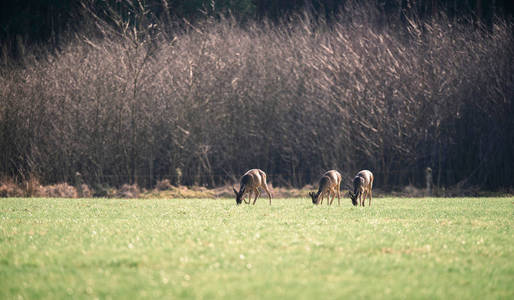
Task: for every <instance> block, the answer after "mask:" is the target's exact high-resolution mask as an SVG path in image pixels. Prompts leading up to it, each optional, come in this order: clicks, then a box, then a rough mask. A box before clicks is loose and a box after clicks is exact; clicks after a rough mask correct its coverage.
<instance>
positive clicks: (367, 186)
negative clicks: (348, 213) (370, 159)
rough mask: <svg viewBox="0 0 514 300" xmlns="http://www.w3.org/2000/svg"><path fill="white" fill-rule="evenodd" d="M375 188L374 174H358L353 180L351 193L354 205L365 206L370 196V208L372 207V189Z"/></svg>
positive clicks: (363, 171)
mask: <svg viewBox="0 0 514 300" xmlns="http://www.w3.org/2000/svg"><path fill="white" fill-rule="evenodd" d="M372 188H373V173H371V172H370V171H368V170H362V171H360V172H359V173H357V176H355V177H354V178H353V192H352V191H349V192H348V193H349V194H350V198H351V199H352V204H353V205H354V206H357V205H358V204H360V205H362V206H364V202H366V197H368V196H369V206H371V198H372V195H373V193H372V192H371V189H372ZM357 200H359V203H357Z"/></svg>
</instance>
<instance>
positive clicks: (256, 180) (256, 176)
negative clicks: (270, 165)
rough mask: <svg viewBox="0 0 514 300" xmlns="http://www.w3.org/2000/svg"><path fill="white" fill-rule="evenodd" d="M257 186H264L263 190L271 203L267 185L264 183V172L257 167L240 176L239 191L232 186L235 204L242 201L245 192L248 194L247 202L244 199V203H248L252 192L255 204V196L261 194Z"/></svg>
mask: <svg viewBox="0 0 514 300" xmlns="http://www.w3.org/2000/svg"><path fill="white" fill-rule="evenodd" d="M259 187H262V188H264V190H265V191H266V193H267V194H268V196H269V204H270V205H271V193H270V191H269V189H268V185H267V184H266V173H264V171H262V170H259V169H251V170H249V171H248V172H246V173H245V174H244V175H243V176H242V177H241V184H240V187H239V192H238V191H236V189H235V188H234V187H232V189H233V190H234V193H235V194H236V204H237V205H239V204H241V202H243V199H244V195H245V194H248V202H247V201H246V200H245V203H246V204H250V202H251V200H252V192H253V193H254V194H255V199H254V200H253V204H254V205H255V201H257V197H259V195H260V194H261V193H260V192H259Z"/></svg>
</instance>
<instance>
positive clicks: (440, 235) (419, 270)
mask: <svg viewBox="0 0 514 300" xmlns="http://www.w3.org/2000/svg"><path fill="white" fill-rule="evenodd" d="M513 201H514V199H512V198H455V199H401V198H377V199H376V200H375V202H374V206H372V207H365V208H360V207H353V206H351V204H350V200H349V199H345V200H344V201H343V203H342V205H341V206H340V207H338V206H337V205H335V206H332V207H327V206H319V207H314V206H312V204H310V203H309V200H308V199H306V198H305V199H293V200H290V199H287V200H285V199H274V202H273V205H272V206H271V207H270V206H269V205H267V203H266V201H264V200H263V199H260V200H258V201H257V205H256V206H249V205H241V206H239V207H237V206H236V205H235V201H234V200H233V199H230V200H208V199H195V200H179V199H159V200H150V199H146V200H118V199H86V200H83V199H81V200H69V199H12V198H11V199H4V200H0V218H1V221H0V298H2V299H11V298H19V297H20V296H21V297H23V298H52V299H55V298H74V299H76V298H94V297H99V298H149V297H150V298H163V297H167V298H172V299H175V298H223V299H227V298H238V299H241V298H243V299H252V298H259V299H261V298H289V299H313V298H323V299H327V298H328V299H331V298H338V299H342V298H371V297H372V298H407V299H410V298H461V299H462V298H467V299H469V298H475V299H483V298H512V297H513V296H514V286H513V285H512V282H513V279H514V251H513V250H514V236H513V234H512V225H513V219H514V218H513V213H514V209H513V208H514V204H513Z"/></svg>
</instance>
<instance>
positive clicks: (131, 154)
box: [0, 7, 514, 197]
mask: <svg viewBox="0 0 514 300" xmlns="http://www.w3.org/2000/svg"><path fill="white" fill-rule="evenodd" d="M137 16H138V17H137V18H136V21H137V22H135V24H136V25H134V24H132V23H129V22H124V21H123V20H122V19H121V18H120V19H117V18H116V17H113V20H112V22H110V23H106V22H104V21H101V20H100V19H96V18H91V19H90V24H89V25H88V28H87V29H85V30H84V31H83V32H82V33H81V34H78V35H77V36H76V37H73V38H69V40H68V41H67V43H65V44H63V45H62V47H61V49H59V50H58V51H57V52H56V53H50V51H45V50H39V51H32V52H28V54H27V55H26V56H25V57H24V59H23V62H22V66H21V67H20V66H19V65H16V66H15V65H12V64H10V63H9V62H4V65H3V66H2V68H1V69H0V128H1V129H0V131H1V134H0V161H1V162H2V163H1V164H0V174H2V175H4V176H8V177H9V178H16V180H17V182H19V181H23V180H24V179H25V178H31V177H34V178H40V179H41V181H42V182H44V183H46V184H54V183H59V182H69V183H70V184H71V183H74V182H75V181H76V178H75V174H76V172H80V173H81V174H82V175H83V180H84V182H85V183H87V184H89V185H91V186H95V187H96V186H98V185H100V184H107V185H109V186H112V187H114V186H116V187H120V186H122V185H123V184H127V183H130V184H131V185H126V186H123V187H122V188H120V189H119V191H114V190H113V189H112V188H110V187H105V188H103V190H102V192H101V193H100V194H98V195H100V196H110V195H116V196H120V197H122V196H134V197H137V195H138V193H139V192H138V189H137V188H134V187H135V185H136V184H137V185H138V186H140V187H145V188H153V187H154V186H155V185H156V184H157V190H163V189H164V190H166V191H169V190H173V188H172V184H173V186H180V185H188V186H191V185H204V186H209V187H216V186H223V185H227V184H228V185H230V184H232V183H233V182H236V181H237V179H238V177H239V176H240V175H241V174H242V173H243V172H244V171H246V170H247V169H249V168H261V169H263V170H266V172H267V173H268V174H269V177H270V181H271V182H273V183H274V184H275V186H292V187H302V186H304V185H306V184H310V183H313V182H316V181H317V180H318V178H319V175H320V174H321V173H322V172H323V171H325V170H327V169H332V168H336V169H339V170H340V171H341V173H342V174H343V177H344V178H346V179H349V178H351V176H353V174H354V173H355V172H356V171H357V170H359V169H362V168H368V169H371V170H373V172H374V173H375V174H376V177H377V180H376V185H377V186H381V187H383V188H384V189H386V190H389V189H391V188H392V187H399V186H406V185H408V184H413V185H414V186H417V187H420V186H423V183H424V175H423V174H424V173H423V170H424V169H425V167H427V166H430V167H432V169H433V170H434V183H435V185H436V186H453V185H455V184H457V183H460V184H461V185H463V186H466V185H469V186H479V187H480V188H484V189H497V188H501V187H509V186H512V183H513V182H512V178H514V174H513V171H512V168H510V167H509V166H511V165H512V164H513V156H512V149H513V148H514V145H513V144H512V143H513V140H514V138H513V132H514V127H513V126H514V125H513V122H512V114H513V112H514V111H513V103H512V102H513V101H512V97H513V90H514V78H513V74H514V72H513V71H514V70H513V68H514V62H513V57H514V46H513V45H514V38H513V36H514V35H513V31H512V24H511V23H509V22H507V21H503V20H501V19H496V21H495V22H494V24H492V25H491V27H487V28H486V27H482V26H481V25H480V24H474V25H470V23H469V22H461V23H459V22H457V21H451V20H448V19H447V18H445V17H444V16H440V17H436V18H433V19H430V20H417V19H416V17H415V16H412V18H411V19H407V20H403V21H402V20H400V19H399V18H398V19H394V18H391V19H390V20H388V25H383V24H382V26H377V24H379V23H383V22H382V21H383V16H381V15H379V13H378V11H374V10H373V9H371V8H370V7H368V8H366V9H363V8H360V7H352V8H349V9H348V10H345V11H343V12H342V13H341V16H340V17H339V18H337V19H336V20H338V21H335V22H330V23H328V22H325V21H324V20H323V19H320V18H313V17H312V16H310V15H309V14H304V15H298V16H296V17H292V18H291V19H290V20H288V21H284V22H282V23H280V24H271V23H268V22H267V21H262V22H254V23H252V22H248V23H247V24H245V25H244V26H241V25H239V24H237V23H236V22H235V21H233V20H231V19H226V18H210V19H207V20H206V21H204V22H199V23H196V24H194V25H193V24H183V29H182V30H180V31H178V30H171V29H170V28H169V27H167V24H166V23H164V22H160V21H158V20H155V19H153V18H152V17H151V16H150V15H148V14H146V13H145V11H144V10H141V11H138V12H137ZM381 20H382V21H381ZM170 32H172V33H170ZM250 150H251V151H250ZM162 178H169V179H170V180H171V181H170V182H167V183H163V182H162V181H161V183H160V184H159V183H157V182H158V181H159V180H160V179H162ZM6 182H7V183H3V185H2V188H1V191H2V193H6V194H12V195H17V193H19V192H18V191H17V190H16V189H15V188H14V187H13V186H12V185H9V184H8V181H6ZM177 189H179V190H180V188H177ZM94 190H95V191H96V190H98V189H97V188H95V189H94ZM45 193H46V194H45V195H55V194H59V193H62V194H68V195H70V196H74V193H76V191H74V192H73V191H71V190H70V189H69V188H68V186H67V185H64V184H61V185H59V184H58V185H55V186H54V187H53V188H52V189H48V191H46V192H45ZM89 193H92V192H91V191H90V192H89ZM93 193H95V192H93Z"/></svg>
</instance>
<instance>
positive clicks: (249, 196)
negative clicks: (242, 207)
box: [243, 190, 252, 204]
mask: <svg viewBox="0 0 514 300" xmlns="http://www.w3.org/2000/svg"><path fill="white" fill-rule="evenodd" d="M243 200H244V198H243ZM245 203H246V204H250V203H252V190H249V191H248V201H246V200H245Z"/></svg>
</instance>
